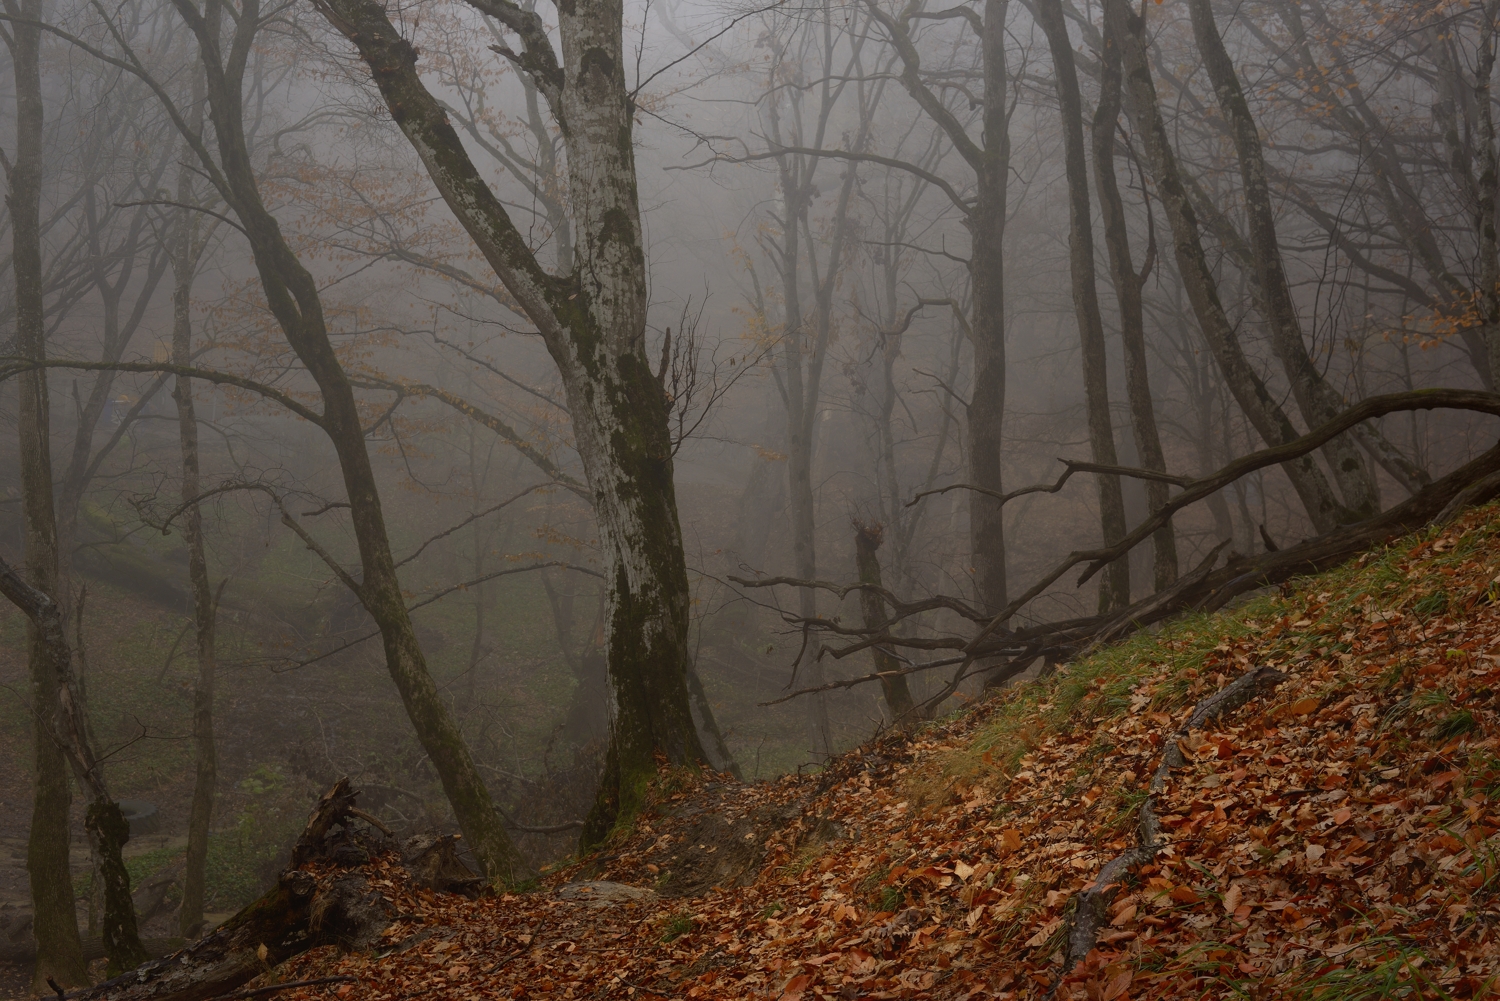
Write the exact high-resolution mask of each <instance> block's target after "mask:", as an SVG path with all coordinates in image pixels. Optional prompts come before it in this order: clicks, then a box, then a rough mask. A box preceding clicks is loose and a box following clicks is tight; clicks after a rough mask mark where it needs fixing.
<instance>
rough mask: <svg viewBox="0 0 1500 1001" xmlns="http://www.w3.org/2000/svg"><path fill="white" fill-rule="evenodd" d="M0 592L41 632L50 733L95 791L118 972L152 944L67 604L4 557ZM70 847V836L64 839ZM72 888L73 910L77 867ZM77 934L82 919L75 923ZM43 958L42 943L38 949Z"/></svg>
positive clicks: (88, 822)
mask: <svg viewBox="0 0 1500 1001" xmlns="http://www.w3.org/2000/svg"><path fill="white" fill-rule="evenodd" d="M0 595H4V596H5V598H6V599H7V600H9V601H10V602H11V604H13V605H15V606H16V607H17V608H18V609H20V610H21V611H22V612H24V613H25V614H26V617H27V619H29V620H30V622H31V626H32V628H33V629H35V631H36V634H37V642H38V645H39V646H40V652H41V654H42V657H43V658H44V661H45V667H46V670H48V671H50V672H51V674H52V676H53V679H54V681H53V684H54V686H55V692H56V702H55V705H56V711H55V713H54V714H53V715H52V717H51V719H47V717H40V719H42V720H46V723H45V726H46V735H47V738H48V739H49V740H50V741H52V742H53V744H55V745H56V746H57V747H58V748H59V749H60V750H61V751H62V752H63V754H64V755H65V756H66V757H67V759H68V764H70V765H71V766H72V769H73V775H74V778H76V779H77V780H78V784H79V785H80V786H82V787H83V788H84V789H86V790H87V791H88V793H89V797H90V802H89V806H88V812H87V813H86V814H85V816H84V822H83V829H84V831H85V832H86V833H87V834H88V838H89V847H90V848H91V849H92V851H93V854H94V858H95V860H96V872H95V874H96V876H98V877H99V879H100V880H101V881H102V883H103V891H104V892H103V896H104V922H103V929H102V932H103V934H102V937H103V939H104V954H105V956H106V957H108V959H109V970H110V972H111V973H118V972H120V971H122V970H127V969H130V968H131V967H134V966H136V965H138V964H140V963H142V962H144V961H145V959H146V950H145V948H144V947H143V946H142V945H141V940H140V936H139V935H138V934H137V932H136V922H135V903H134V902H133V901H132V900H131V899H130V874H129V873H128V872H127V871H126V869H125V861H124V859H123V858H122V856H121V850H122V849H123V848H124V846H125V842H127V841H129V840H130V824H129V823H128V822H127V821H126V820H125V815H124V813H122V812H121V810H120V805H119V804H118V803H116V802H115V801H114V798H113V797H112V796H110V794H109V789H108V787H107V786H106V785H105V782H104V770H103V768H102V767H101V766H102V762H100V761H99V760H98V759H97V758H96V757H95V755H94V750H93V747H92V746H91V745H90V742H89V737H88V733H89V727H88V724H87V722H86V721H85V719H84V710H83V703H82V701H81V700H80V699H79V698H78V696H77V693H76V691H75V690H74V685H73V681H72V672H73V653H72V650H71V649H70V648H69V647H68V640H67V634H66V633H65V632H64V630H63V615H62V607H61V606H60V605H59V604H58V603H57V602H56V601H54V600H53V599H52V598H51V597H50V596H49V595H47V594H46V593H45V592H43V591H41V590H40V589H38V588H36V587H33V586H32V585H30V584H28V583H27V582H26V581H25V580H23V579H22V578H21V576H20V575H19V574H17V573H16V572H15V571H14V570H12V569H11V568H10V566H9V565H8V564H6V563H5V562H4V561H3V560H0ZM64 847H66V842H64ZM64 885H65V887H66V888H67V891H68V898H69V899H68V911H69V914H70V915H71V914H72V910H73V907H72V886H73V880H72V876H71V873H70V874H69V878H68V880H67V882H66V883H65V884H64ZM74 934H77V924H76V922H75V924H74ZM38 953H39V956H38V959H39V962H40V949H38Z"/></svg>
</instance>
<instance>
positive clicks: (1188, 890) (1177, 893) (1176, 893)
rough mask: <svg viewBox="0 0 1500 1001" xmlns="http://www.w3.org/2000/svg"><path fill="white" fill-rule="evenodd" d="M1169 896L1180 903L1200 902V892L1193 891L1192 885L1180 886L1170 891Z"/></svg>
mask: <svg viewBox="0 0 1500 1001" xmlns="http://www.w3.org/2000/svg"><path fill="white" fill-rule="evenodd" d="M1168 896H1169V897H1171V898H1172V899H1173V900H1175V901H1177V902H1178V903H1179V904H1196V903H1197V902H1198V894H1196V893H1194V892H1193V888H1192V887H1191V886H1179V887H1177V888H1176V889H1174V890H1173V891H1172V892H1171V893H1169V894H1168Z"/></svg>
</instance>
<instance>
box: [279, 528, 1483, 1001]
mask: <svg viewBox="0 0 1500 1001" xmlns="http://www.w3.org/2000/svg"><path fill="white" fill-rule="evenodd" d="M1497 536H1500V514H1497V512H1496V510H1495V509H1493V508H1489V509H1485V510H1482V511H1477V512H1471V513H1470V514H1469V515H1467V516H1466V517H1465V518H1464V519H1462V520H1461V521H1460V522H1459V523H1457V524H1455V525H1453V526H1450V527H1449V528H1447V529H1435V530H1432V531H1429V532H1427V533H1424V534H1422V535H1420V536H1417V537H1413V538H1410V539H1407V540H1405V541H1404V542H1403V543H1402V544H1400V545H1398V546H1394V547H1392V548H1389V549H1387V550H1384V551H1381V552H1377V553H1371V554H1367V555H1366V556H1365V557H1363V558H1361V559H1360V560H1358V561H1356V562H1355V563H1354V564H1351V565H1349V566H1347V567H1344V568H1342V569H1340V570H1337V571H1334V572H1332V573H1329V574H1325V575H1323V576H1321V577H1317V578H1313V579H1310V580H1307V581H1304V582H1302V583H1303V585H1304V586H1303V587H1302V588H1301V589H1300V590H1296V591H1291V592H1288V593H1286V594H1283V595H1280V596H1272V597H1268V598H1262V599H1259V600H1257V601H1256V602H1254V603H1252V604H1251V605H1248V606H1246V607H1244V608H1242V609H1240V610H1238V611H1236V612H1234V613H1230V614H1224V615H1219V616H1214V617H1199V618H1196V619H1190V620H1185V621H1179V622H1177V623H1175V624H1173V625H1172V626H1170V627H1168V628H1167V629H1164V630H1162V631H1161V632H1160V633H1158V634H1157V635H1155V636H1138V637H1136V638H1135V639H1134V640H1132V641H1130V642H1128V643H1126V644H1124V645H1122V646H1119V647H1116V648H1112V649H1109V650H1106V651H1103V652H1101V653H1099V654H1097V655H1095V656H1094V657H1092V658H1089V659H1087V660H1084V661H1081V662H1079V663H1077V664H1075V665H1073V666H1072V667H1071V668H1069V669H1068V670H1066V671H1064V672H1060V673H1059V675H1058V676H1056V677H1054V678H1053V679H1051V680H1049V681H1047V682H1045V683H1041V684H1038V685H1033V686H1029V687H1025V688H1021V689H1017V690H1015V691H1012V692H1010V693H1008V694H1007V695H1005V696H1003V697H1001V698H998V699H995V700H992V701H989V702H987V703H985V704H984V705H981V706H978V707H975V708H973V709H972V710H970V711H967V712H964V713H960V714H958V715H957V716H955V717H954V718H952V719H950V720H948V721H946V722H943V723H940V724H937V725H933V726H931V727H928V728H926V729H924V730H922V731H921V732H920V733H918V734H916V735H915V736H914V737H911V738H907V737H903V736H901V735H887V736H886V737H884V738H883V739H881V740H879V741H877V742H875V743H873V744H871V745H869V746H866V747H864V748H861V749H859V750H857V751H854V752H851V753H849V754H847V755H845V756H843V757H842V758H840V759H838V760H837V761H836V762H835V763H834V764H833V766H832V767H831V768H829V769H828V770H827V771H826V772H824V773H823V774H821V775H817V776H813V777H808V778H800V779H799V778H787V779H784V780H782V781H781V782H778V783H774V784H762V785H756V786H743V785H738V784H734V783H731V782H725V781H720V780H718V779H709V780H705V779H703V778H700V777H697V776H684V775H667V776H665V777H664V780H663V786H662V791H661V794H660V797H659V801H658V804H657V806H656V807H655V808H654V809H653V811H652V812H651V813H650V814H648V815H647V816H646V817H644V818H642V819H641V821H640V822H639V823H638V824H637V826H636V828H635V830H634V831H633V832H632V834H631V835H630V836H629V837H628V838H624V839H622V840H620V841H618V842H617V843H614V844H612V845H610V846H609V847H608V848H607V849H606V850H605V851H604V852H603V853H601V855H600V856H599V857H597V858H595V859H592V860H585V861H584V862H581V863H578V864H575V865H572V866H570V867H568V868H566V869H564V870H562V871H560V872H556V873H552V874H550V875H548V876H547V877H545V878H544V879H543V880H542V881H541V885H540V886H539V887H538V888H537V889H536V890H534V891H533V892H528V893H519V894H508V895H505V896H501V897H496V898H488V899H481V900H477V901H472V902H471V901H467V900H464V899H462V898H458V897H452V896H441V895H439V896H434V895H432V894H430V893H426V892H420V893H413V892H411V891H409V890H408V889H406V888H405V886H404V884H403V883H402V882H401V880H400V879H399V878H398V877H397V874H396V871H395V870H391V873H392V875H391V876H390V878H389V880H388V882H387V884H386V885H385V886H384V887H382V889H383V890H384V892H386V893H387V894H388V895H389V896H390V897H391V898H392V899H393V900H394V901H395V903H396V904H397V907H398V910H399V911H400V912H401V915H402V916H401V917H400V919H399V920H398V921H397V922H396V924H395V925H393V926H392V927H391V928H390V929H389V930H388V931H387V933H386V936H385V941H386V942H387V943H388V944H389V949H390V951H389V953H388V954H386V955H384V956H383V957H382V958H375V957H372V956H368V955H364V956H361V955H352V956H344V957H340V956H337V955H336V954H332V953H329V952H327V951H325V952H321V953H314V954H308V955H307V956H304V957H302V958H301V959H299V960H297V961H295V963H293V964H289V967H290V968H283V969H281V970H279V971H277V975H278V976H280V977H283V978H287V979H293V978H300V977H312V976H320V975H329V974H335V973H340V974H349V975H353V976H354V977H356V978H357V980H358V982H357V983H354V984H347V985H345V986H343V987H340V988H338V993H339V994H341V995H344V996H347V997H349V998H351V999H354V998H358V999H370V1001H397V999H404V998H411V997H418V996H432V997H445V998H455V999H460V998H522V997H539V998H540V997H545V998H588V997H612V998H615V997H636V998H652V997H670V998H703V999H708V998H781V999H784V1001H796V999H801V998H806V999H809V1001H810V999H811V998H813V997H815V996H826V997H839V998H851V999H852V998H866V997H868V998H897V997H922V998H968V997H987V996H993V997H1017V998H1021V997H1039V996H1042V995H1044V994H1046V993H1047V992H1048V991H1049V990H1053V991H1054V992H1055V996H1056V997H1060V998H1070V997H1076V998H1085V997H1087V998H1090V999H1104V1001H1112V999H1122V998H1126V997H1129V998H1132V999H1136V1001H1139V999H1143V998H1168V997H1170V998H1184V999H1186V998H1194V999H1196V998H1200V997H1205V996H1209V997H1256V998H1273V997H1274V998H1282V997H1303V996H1305V997H1309V998H1327V999H1333V998H1353V997H1360V998H1363V997H1413V998H1415V997H1423V998H1429V997H1430V998H1439V997H1453V998H1472V997H1480V996H1485V995H1486V992H1489V993H1494V992H1496V991H1497V990H1500V976H1497V975H1500V948H1497V944H1496V923H1497V921H1500V902H1497V899H1496V891H1497V889H1500V837H1496V836H1495V835H1496V830H1497V828H1500V809H1497V807H1496V804H1495V803H1494V798H1495V797H1496V796H1497V795H1500V758H1497V737H1500V714H1497V710H1496V698H1495V688H1496V687H1497V685H1500V639H1497V634H1500V607H1497V605H1496V601H1497V599H1500V538H1497ZM1251 672H1254V674H1253V679H1254V681H1255V682H1256V683H1255V684H1251V683H1250V682H1249V681H1241V682H1238V683H1236V682H1235V679H1237V678H1242V677H1245V676H1246V675H1247V674H1249V673H1251ZM1226 689H1227V690H1228V693H1229V697H1228V698H1227V699H1226V698H1225V697H1224V696H1222V695H1216V693H1218V692H1222V691H1225V690H1226ZM1195 708H1196V710H1197V712H1196V715H1195ZM1216 712H1217V713H1218V714H1217V715H1215V713H1216ZM1194 721H1197V722H1196V724H1195V725H1193V726H1192V727H1191V728H1187V729H1185V728H1186V727H1188V724H1190V723H1194ZM1164 757H1167V758H1168V760H1167V761H1166V763H1165V765H1164V764H1163V762H1164ZM1176 762H1180V766H1179V767H1171V766H1172V765H1173V764H1174V763H1176ZM1153 783H1155V792H1154V794H1153V795H1150V796H1149V798H1148V791H1149V790H1151V789H1152V788H1153ZM1143 811H1144V813H1143ZM1143 817H1144V819H1145V823H1143V822H1142V820H1143ZM1143 841H1144V846H1143ZM1122 857H1123V863H1120V862H1116V863H1115V864H1113V865H1111V863H1112V861H1114V860H1117V859H1121V858H1122ZM1106 866H1110V868H1109V870H1108V871H1107V872H1106V879H1108V880H1110V881H1111V882H1110V885H1107V886H1099V885H1098V884H1097V877H1099V875H1100V874H1101V872H1103V871H1105V867H1106ZM582 880H601V881H608V882H606V883H600V884H597V885H596V884H582V883H580V881H582ZM1116 881H1117V883H1118V886H1116V885H1115V883H1116ZM569 883H571V884H572V885H566V884H569ZM619 884H630V886H631V887H635V888H637V889H626V888H622V887H621V886H619ZM595 898H602V899H595ZM1089 917H1092V918H1094V919H1097V920H1096V921H1094V922H1093V924H1094V925H1097V927H1093V926H1091V925H1090V922H1089V921H1088V920H1085V919H1086V918H1089ZM1070 939H1071V946H1070ZM1091 944H1092V945H1093V948H1092V949H1090V948H1089V947H1090V945H1091ZM1070 951H1072V952H1074V953H1076V954H1077V955H1079V956H1083V955H1084V954H1085V953H1086V954H1087V955H1086V958H1084V959H1083V961H1082V962H1081V963H1080V964H1079V965H1077V966H1076V967H1075V968H1073V969H1072V971H1071V972H1070V973H1069V974H1068V975H1067V976H1066V977H1063V973H1064V970H1065V966H1066V964H1067V960H1068V957H1069V953H1070ZM1060 978H1062V983H1061V984H1060V985H1059V984H1058V981H1059V979H1060ZM326 989H328V988H317V989H316V990H318V991H322V990H326ZM283 996H287V995H283ZM291 996H295V995H291ZM309 996H312V994H311V992H309Z"/></svg>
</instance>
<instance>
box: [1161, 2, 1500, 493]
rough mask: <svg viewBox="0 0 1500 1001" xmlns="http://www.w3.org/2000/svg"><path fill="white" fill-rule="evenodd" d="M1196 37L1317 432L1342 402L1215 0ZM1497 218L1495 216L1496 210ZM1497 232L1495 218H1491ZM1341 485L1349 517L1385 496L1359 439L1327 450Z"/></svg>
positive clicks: (1301, 402) (1302, 399)
mask: <svg viewBox="0 0 1500 1001" xmlns="http://www.w3.org/2000/svg"><path fill="white" fill-rule="evenodd" d="M1188 10H1189V11H1190V13H1191V15H1192V22H1193V34H1194V36H1195V38H1196V39H1197V42H1198V51H1199V52H1200V53H1201V54H1202V56H1203V63H1204V66H1205V68H1206V69H1207V70H1208V76H1209V79H1210V80H1211V81H1212V83H1213V88H1214V94H1215V96H1216V97H1217V98H1218V102H1219V111H1220V112H1221V113H1222V114H1223V115H1224V118H1225V120H1226V121H1227V122H1228V123H1229V129H1230V134H1231V135H1232V136H1233V137H1234V146H1235V153H1236V155H1237V158H1238V159H1239V164H1240V179H1241V182H1242V185H1243V191H1244V197H1245V215H1246V218H1247V219H1248V221H1249V236H1250V241H1249V242H1250V251H1251V256H1252V258H1253V261H1254V265H1255V277H1256V282H1257V283H1258V284H1259V286H1260V300H1261V302H1262V304H1263V306H1264V308H1265V311H1266V314H1267V315H1266V320H1267V321H1268V325H1269V326H1270V328H1271V346H1272V349H1273V350H1274V351H1275V353H1276V357H1277V358H1278V359H1279V360H1280V361H1281V367H1282V371H1283V372H1285V373H1286V377H1287V381H1288V383H1290V384H1291V387H1292V395H1293V397H1295V398H1296V401H1297V406H1298V409H1299V410H1301V412H1302V416H1303V419H1304V420H1306V421H1307V423H1308V426H1310V427H1316V426H1317V425H1319V424H1323V423H1325V422H1327V421H1330V420H1332V419H1333V418H1334V417H1336V416H1338V414H1339V412H1340V411H1341V410H1343V409H1344V400H1343V398H1342V396H1341V395H1340V394H1339V393H1338V392H1337V391H1336V390H1334V388H1333V387H1332V386H1330V385H1329V384H1328V381H1327V380H1326V379H1324V378H1323V373H1322V372H1321V371H1320V370H1319V369H1318V366H1317V365H1316V364H1314V363H1313V360H1312V357H1311V356H1310V355H1309V354H1308V353H1307V345H1306V343H1305V342H1304V341H1303V338H1302V321H1301V319H1300V318H1299V317H1298V316H1297V305H1296V303H1295V302H1294V301H1293V300H1292V289H1291V285H1290V284H1289V283H1288V281H1287V276H1286V266H1285V264H1284V263H1283V261H1282V257H1281V247H1280V245H1279V244H1278V243H1277V238H1276V218H1275V212H1274V210H1273V209H1272V207H1271V191H1270V187H1269V185H1268V183H1267V180H1266V161H1265V151H1264V150H1263V149H1262V148H1261V142H1260V132H1259V131H1258V130H1257V128H1256V125H1255V119H1254V118H1253V117H1252V116H1251V114H1250V105H1249V103H1248V102H1247V101H1246V100H1245V93H1244V90H1243V89H1242V88H1241V87H1240V81H1239V75H1238V74H1237V73H1236V72H1235V69H1234V63H1233V61H1231V59H1230V58H1229V52H1228V50H1226V49H1225V48H1224V41H1223V39H1222V38H1220V37H1219V29H1218V26H1217V25H1216V24H1215V23H1214V13H1213V8H1212V7H1211V6H1210V4H1209V0H1189V3H1188ZM1492 216H1493V212H1492ZM1491 229H1492V231H1493V218H1492V220H1491ZM1323 454H1324V456H1325V457H1326V458H1327V460H1328V467H1329V469H1331V470H1332V471H1333V478H1334V482H1336V483H1337V484H1338V486H1339V492H1340V493H1341V494H1342V495H1343V498H1344V506H1345V508H1347V509H1348V517H1349V518H1351V519H1353V520H1361V519H1364V518H1370V517H1373V516H1374V515H1375V514H1377V513H1378V512H1379V511H1380V494H1379V491H1378V490H1377V489H1376V485H1375V477H1374V474H1373V473H1372V471H1371V470H1370V468H1369V466H1368V465H1366V463H1365V460H1364V456H1363V455H1362V454H1360V450H1359V446H1358V444H1357V442H1356V441H1355V438H1354V436H1353V435H1352V434H1351V435H1340V436H1339V437H1337V438H1335V439H1334V440H1333V441H1330V442H1329V443H1328V444H1327V445H1326V446H1324V448H1323Z"/></svg>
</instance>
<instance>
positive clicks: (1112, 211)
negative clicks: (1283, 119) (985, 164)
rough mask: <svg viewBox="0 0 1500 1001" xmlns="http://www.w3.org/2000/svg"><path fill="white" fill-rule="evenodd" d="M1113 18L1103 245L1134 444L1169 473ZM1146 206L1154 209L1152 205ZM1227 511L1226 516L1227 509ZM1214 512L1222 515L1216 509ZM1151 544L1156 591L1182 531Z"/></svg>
mask: <svg viewBox="0 0 1500 1001" xmlns="http://www.w3.org/2000/svg"><path fill="white" fill-rule="evenodd" d="M1112 23H1113V22H1111V21H1110V20H1108V19H1106V21H1105V26H1104V38H1103V45H1102V46H1101V51H1100V55H1099V106H1098V108H1097V109H1095V112H1094V120H1093V123H1092V125H1093V128H1092V138H1093V149H1094V181H1095V186H1096V187H1097V188H1098V191H1099V208H1100V211H1101V214H1102V215H1103V217H1104V246H1105V249H1106V250H1107V251H1108V253H1109V267H1110V279H1111V281H1112V282H1113V284H1114V289H1115V301H1116V303H1117V304H1118V307H1119V311H1120V341H1121V343H1122V345H1123V347H1124V355H1125V392H1126V395H1127V396H1128V397H1129V399H1130V424H1131V429H1132V430H1133V432H1134V434H1135V447H1136V451H1137V452H1139V453H1140V457H1141V465H1142V467H1143V468H1145V469H1151V470H1155V471H1156V472H1158V473H1165V472H1166V471H1167V460H1166V456H1165V455H1164V454H1163V453H1162V447H1161V434H1160V430H1159V429H1158V427H1157V424H1156V408H1155V403H1154V402H1153V400H1152V398H1151V380H1150V374H1149V370H1148V368H1147V364H1146V321H1145V313H1144V310H1143V307H1142V303H1141V293H1142V290H1143V288H1144V285H1145V278H1146V272H1147V271H1148V270H1149V269H1150V267H1151V264H1152V258H1153V257H1154V255H1155V252H1156V245H1155V240H1154V239H1153V240H1152V241H1151V243H1150V244H1149V245H1148V247H1147V251H1146V254H1147V258H1146V262H1145V264H1144V266H1143V267H1142V270H1141V271H1140V272H1137V271H1136V269H1135V264H1134V262H1133V260H1132V258H1131V254H1130V228H1129V225H1128V224H1127V222H1126V219H1125V204H1124V200H1123V199H1122V198H1121V197H1120V185H1119V181H1118V180H1117V178H1116V174H1115V129H1116V126H1117V125H1118V123H1119V120H1120V86H1121V70H1120V39H1119V38H1118V37H1117V36H1116V35H1115V34H1114V33H1113V32H1112V31H1111V26H1112ZM1146 211H1147V212H1148V213H1149V212H1150V211H1151V207H1150V205H1149V204H1148V205H1147V206H1146ZM1149 224H1150V220H1149V219H1148V225H1149ZM1152 235H1153V237H1154V235H1155V234H1154V233H1153V234H1152ZM1168 489H1169V487H1168V484H1167V483H1166V482H1165V481H1161V480H1149V481H1147V483H1146V503H1147V506H1148V508H1149V510H1150V511H1151V513H1152V514H1155V513H1156V512H1157V511H1159V510H1161V508H1162V506H1163V505H1165V504H1166V503H1167V498H1168ZM1219 505H1220V506H1221V507H1222V506H1223V498H1219ZM1225 514H1226V517H1227V511H1226V512H1225ZM1215 516H1216V517H1217V516H1218V512H1217V510H1216V511H1215ZM1151 545H1152V562H1153V568H1154V571H1155V573H1154V575H1153V584H1154V586H1155V590H1157V591H1161V590H1163V589H1165V588H1168V587H1170V586H1171V585H1172V583H1173V582H1174V581H1175V580H1177V536H1176V533H1175V532H1173V530H1172V526H1171V524H1167V525H1164V526H1162V528H1161V530H1160V531H1158V532H1157V533H1156V535H1154V536H1153V537H1152V540H1151Z"/></svg>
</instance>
